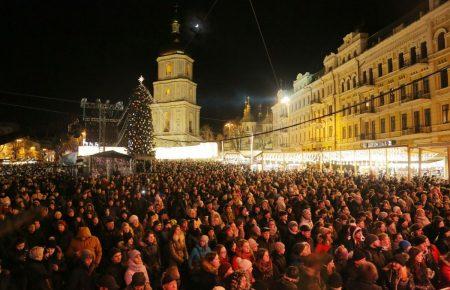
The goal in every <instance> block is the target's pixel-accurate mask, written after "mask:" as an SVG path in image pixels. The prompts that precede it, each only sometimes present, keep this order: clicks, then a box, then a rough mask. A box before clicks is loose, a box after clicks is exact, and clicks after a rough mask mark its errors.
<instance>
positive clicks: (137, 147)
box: [127, 76, 154, 157]
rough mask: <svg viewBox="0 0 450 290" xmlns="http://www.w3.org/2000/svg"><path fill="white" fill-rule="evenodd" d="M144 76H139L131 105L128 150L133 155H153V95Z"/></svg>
mask: <svg viewBox="0 0 450 290" xmlns="http://www.w3.org/2000/svg"><path fill="white" fill-rule="evenodd" d="M143 81H144V78H143V77H142V76H140V77H139V85H138V86H137V87H136V89H135V90H134V92H133V95H132V101H131V104H130V107H129V110H130V112H129V114H130V115H129V116H130V119H129V123H128V130H127V136H128V152H129V154H130V155H131V156H133V157H153V155H154V143H153V142H154V134H153V133H154V132H153V120H152V113H151V109H150V105H151V104H152V103H153V97H152V95H151V94H150V91H149V90H148V89H147V88H146V87H145V85H144V84H143Z"/></svg>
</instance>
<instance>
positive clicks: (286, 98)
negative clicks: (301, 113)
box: [281, 96, 290, 104]
mask: <svg viewBox="0 0 450 290" xmlns="http://www.w3.org/2000/svg"><path fill="white" fill-rule="evenodd" d="M289 101H290V99H289V97H288V96H284V97H283V98H281V103H282V104H287V103H289Z"/></svg>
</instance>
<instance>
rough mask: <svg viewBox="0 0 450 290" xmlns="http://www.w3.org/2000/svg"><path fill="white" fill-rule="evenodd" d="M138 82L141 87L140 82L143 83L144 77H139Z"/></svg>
mask: <svg viewBox="0 0 450 290" xmlns="http://www.w3.org/2000/svg"><path fill="white" fill-rule="evenodd" d="M138 81H139V83H140V84H141V85H142V82H143V81H144V77H143V76H142V75H141V76H140V77H139V78H138Z"/></svg>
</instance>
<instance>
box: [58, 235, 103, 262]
mask: <svg viewBox="0 0 450 290" xmlns="http://www.w3.org/2000/svg"><path fill="white" fill-rule="evenodd" d="M86 249H87V250H90V251H92V252H93V253H94V263H95V264H96V265H99V264H100V261H101V259H102V246H101V244H100V241H99V239H98V238H97V237H95V236H92V235H91V231H90V230H89V228H88V227H80V230H79V231H78V235H77V236H76V237H75V238H74V239H72V241H71V242H70V245H69V247H68V249H67V253H66V254H67V256H68V257H73V256H74V255H75V253H77V252H80V251H82V250H86Z"/></svg>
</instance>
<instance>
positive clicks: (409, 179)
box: [408, 145, 448, 181]
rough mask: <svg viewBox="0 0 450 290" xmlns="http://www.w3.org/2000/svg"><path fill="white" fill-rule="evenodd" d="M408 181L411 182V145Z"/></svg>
mask: <svg viewBox="0 0 450 290" xmlns="http://www.w3.org/2000/svg"><path fill="white" fill-rule="evenodd" d="M447 154H448V153H447ZM408 181H411V147H409V145H408Z"/></svg>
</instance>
